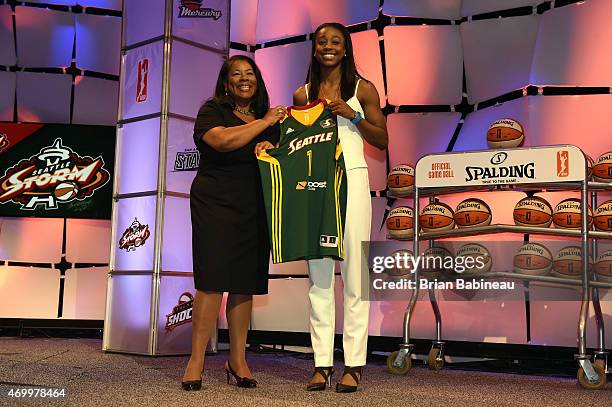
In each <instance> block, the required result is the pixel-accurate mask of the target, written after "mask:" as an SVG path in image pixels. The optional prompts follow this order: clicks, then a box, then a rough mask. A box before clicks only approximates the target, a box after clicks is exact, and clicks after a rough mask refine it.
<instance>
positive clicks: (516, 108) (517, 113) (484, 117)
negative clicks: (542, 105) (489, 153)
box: [453, 97, 533, 151]
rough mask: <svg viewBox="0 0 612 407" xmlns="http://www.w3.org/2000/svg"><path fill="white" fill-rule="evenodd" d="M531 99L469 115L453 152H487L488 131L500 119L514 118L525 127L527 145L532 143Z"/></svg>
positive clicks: (525, 98) (503, 104)
mask: <svg viewBox="0 0 612 407" xmlns="http://www.w3.org/2000/svg"><path fill="white" fill-rule="evenodd" d="M529 99H530V97H524V98H521V99H515V100H511V101H509V102H505V103H502V104H500V105H498V106H493V107H489V108H487V109H482V110H477V111H475V112H473V113H469V114H468V115H467V117H466V119H465V123H464V124H463V127H462V128H461V131H460V132H459V136H458V137H457V141H456V142H455V146H454V148H453V151H468V150H487V149H488V148H489V146H488V145H487V130H488V129H489V126H490V125H491V124H492V123H493V122H495V120H498V119H504V118H512V119H514V120H517V121H518V122H519V123H521V125H522V126H523V129H524V131H525V144H527V143H529V142H530V137H532V134H533V132H532V129H531V128H530V121H529V110H528V108H529Z"/></svg>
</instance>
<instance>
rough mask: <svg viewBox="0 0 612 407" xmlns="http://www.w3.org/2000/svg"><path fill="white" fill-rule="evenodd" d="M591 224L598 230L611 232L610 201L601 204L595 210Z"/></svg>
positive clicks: (611, 211)
mask: <svg viewBox="0 0 612 407" xmlns="http://www.w3.org/2000/svg"><path fill="white" fill-rule="evenodd" d="M593 223H594V224H595V228H596V229H598V230H603V231H604V232H612V199H611V200H608V201H606V202H604V203H602V204H601V205H599V206H598V207H597V209H595V214H594V215H593Z"/></svg>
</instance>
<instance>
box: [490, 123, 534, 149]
mask: <svg viewBox="0 0 612 407" xmlns="http://www.w3.org/2000/svg"><path fill="white" fill-rule="evenodd" d="M524 140H525V132H524V131H523V126H521V124H520V123H519V122H517V121H516V120H514V119H499V120H496V121H495V122H493V124H492V125H490V126H489V130H487V143H488V144H489V147H490V148H512V147H519V146H521V145H522V144H523V141H524Z"/></svg>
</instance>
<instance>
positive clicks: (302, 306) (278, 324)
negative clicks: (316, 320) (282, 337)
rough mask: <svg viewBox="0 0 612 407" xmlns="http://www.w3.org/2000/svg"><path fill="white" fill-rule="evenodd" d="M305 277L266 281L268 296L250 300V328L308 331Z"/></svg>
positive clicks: (306, 283)
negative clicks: (251, 303) (251, 307)
mask: <svg viewBox="0 0 612 407" xmlns="http://www.w3.org/2000/svg"><path fill="white" fill-rule="evenodd" d="M308 288H309V282H308V279H307V278H287V279H275V280H270V281H269V282H268V295H255V296H254V297H253V315H252V317H251V329H253V330H257V331H284V332H310V328H309V327H310V319H309V318H310V303H309V302H308Z"/></svg>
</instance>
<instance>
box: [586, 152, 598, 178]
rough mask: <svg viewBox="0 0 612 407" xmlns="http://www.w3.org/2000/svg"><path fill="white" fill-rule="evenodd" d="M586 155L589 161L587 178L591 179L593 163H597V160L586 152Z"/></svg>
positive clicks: (587, 161)
mask: <svg viewBox="0 0 612 407" xmlns="http://www.w3.org/2000/svg"><path fill="white" fill-rule="evenodd" d="M584 157H585V158H586V163H587V180H590V179H591V175H593V165H595V161H593V159H592V158H591V157H590V156H588V155H586V154H585V155H584Z"/></svg>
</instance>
